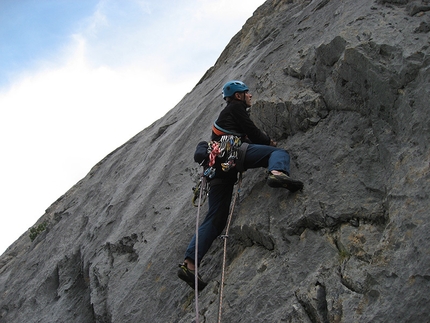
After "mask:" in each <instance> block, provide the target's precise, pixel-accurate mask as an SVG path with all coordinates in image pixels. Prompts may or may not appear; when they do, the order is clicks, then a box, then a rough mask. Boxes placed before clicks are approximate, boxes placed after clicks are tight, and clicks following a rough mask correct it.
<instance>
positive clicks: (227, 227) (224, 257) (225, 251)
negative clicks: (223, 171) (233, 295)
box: [218, 173, 242, 323]
mask: <svg viewBox="0 0 430 323" xmlns="http://www.w3.org/2000/svg"><path fill="white" fill-rule="evenodd" d="M241 184H242V173H239V181H238V184H237V191H236V193H235V194H234V198H233V203H232V204H231V209H230V214H229V215H228V219H227V226H226V229H225V233H224V235H222V236H220V238H221V239H223V240H224V252H223V259H222V271H221V284H220V291H219V309H218V323H221V315H222V301H223V292H224V279H225V278H224V277H225V266H226V259H227V239H228V233H229V230H230V224H231V219H232V218H233V212H234V206H235V205H236V200H237V197H238V195H239V193H240V186H241Z"/></svg>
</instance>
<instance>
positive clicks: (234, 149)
mask: <svg viewBox="0 0 430 323" xmlns="http://www.w3.org/2000/svg"><path fill="white" fill-rule="evenodd" d="M241 145H242V141H241V139H240V137H239V136H235V135H223V136H221V139H220V140H219V141H211V142H210V143H209V147H208V153H209V167H210V169H211V170H210V172H211V174H212V175H213V176H214V175H215V168H214V167H213V166H214V165H215V161H216V157H219V158H223V157H225V162H224V163H221V168H222V170H223V171H224V172H228V171H229V170H230V169H232V168H233V167H235V166H236V160H237V159H238V157H239V154H238V151H239V148H240V146H241Z"/></svg>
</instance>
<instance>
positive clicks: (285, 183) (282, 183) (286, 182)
mask: <svg viewBox="0 0 430 323" xmlns="http://www.w3.org/2000/svg"><path fill="white" fill-rule="evenodd" d="M267 185H269V186H270V187H273V188H279V187H282V188H286V189H287V190H290V191H292V192H295V191H299V190H302V189H303V183H302V182H300V181H297V180H294V179H292V178H290V179H278V178H274V179H271V178H270V177H269V178H268V180H267Z"/></svg>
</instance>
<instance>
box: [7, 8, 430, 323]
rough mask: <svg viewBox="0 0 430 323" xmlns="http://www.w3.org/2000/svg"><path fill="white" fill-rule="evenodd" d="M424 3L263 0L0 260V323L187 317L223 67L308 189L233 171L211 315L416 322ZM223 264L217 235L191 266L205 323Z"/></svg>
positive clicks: (427, 176) (421, 291) (426, 201)
mask: <svg viewBox="0 0 430 323" xmlns="http://www.w3.org/2000/svg"><path fill="white" fill-rule="evenodd" d="M428 10H430V3H429V1H428V0H426V1H408V0H391V1H389V0H382V1H374V0H360V1H357V0H332V1H328V0H318V1H305V0H301V1H299V0H297V1H292V0H289V1H288V0H269V1H267V2H266V3H265V4H264V5H263V6H261V7H260V8H259V9H258V10H257V11H256V12H255V13H254V15H253V16H252V17H251V18H250V19H249V20H248V21H247V23H246V24H245V25H244V26H243V29H242V30H241V31H240V32H239V33H238V34H237V35H236V36H235V37H234V38H233V39H232V40H231V42H230V43H229V44H228V46H227V47H226V49H225V50H224V52H223V53H222V55H221V56H220V58H219V59H218V61H217V62H216V64H215V65H214V66H213V67H212V68H211V69H210V70H208V72H207V73H206V74H205V75H204V76H203V78H202V79H201V81H200V82H199V83H198V84H197V85H196V87H195V88H194V89H193V91H192V92H191V93H189V94H187V95H186V96H185V97H184V99H183V100H182V101H181V102H180V103H179V104H178V105H177V106H176V107H174V108H173V109H172V110H171V111H170V112H169V113H168V114H167V115H166V116H165V117H163V118H162V119H160V120H158V121H157V122H155V123H154V124H152V125H151V126H150V127H148V128H147V129H145V130H143V131H142V132H141V133H139V134H137V135H136V136H135V137H134V138H132V139H131V140H130V141H128V142H127V143H125V144H124V145H123V146H121V147H119V148H118V149H117V150H115V151H114V152H112V153H111V154H110V155H108V156H107V157H106V158H105V159H103V160H102V161H101V162H100V163H99V164H97V165H96V166H95V167H94V168H93V169H92V170H91V171H90V172H89V174H88V175H87V176H86V177H85V178H84V179H82V180H81V181H80V182H79V183H77V184H76V185H75V186H74V187H72V188H71V189H70V190H69V191H68V192H67V193H66V194H65V195H64V196H62V197H61V198H60V199H58V200H57V201H56V202H55V203H54V204H52V205H51V206H50V207H49V208H48V209H47V211H46V213H45V214H44V215H43V216H42V217H41V219H40V220H39V221H38V223H36V227H38V226H39V225H41V224H43V223H44V224H45V225H46V229H44V227H43V226H41V227H39V229H40V230H39V231H37V232H36V233H37V234H36V237H35V238H34V236H33V238H34V240H33V241H31V240H30V238H29V232H26V233H25V234H23V236H22V237H21V238H20V239H19V240H18V241H16V242H15V243H14V244H13V245H12V246H11V247H10V248H9V249H8V250H7V251H6V252H5V253H4V254H3V255H2V257H1V258H0V322H2V323H3V322H8V323H22V322H27V323H31V322H44V323H46V322H82V323H84V322H100V323H102V322H103V323H107V322H121V323H128V322H130V323H134V322H191V321H192V320H193V318H194V317H195V313H194V304H193V302H194V292H193V291H192V290H191V289H190V288H189V287H187V286H186V285H185V284H184V283H183V282H182V281H179V280H178V279H177V277H176V271H177V264H178V263H179V262H181V261H182V260H183V259H182V257H183V253H184V252H185V248H186V246H187V244H188V242H189V240H190V238H191V236H192V234H193V232H194V223H195V215H196V209H195V208H194V207H193V206H192V204H191V193H192V191H191V188H192V187H193V185H194V184H195V182H196V180H197V179H198V176H199V172H200V169H199V167H198V165H197V164H195V163H194V162H193V157H192V156H193V153H194V148H195V146H196V144H197V143H198V142H199V141H201V140H208V139H209V135H210V126H211V123H212V122H213V121H214V120H215V118H216V117H217V115H218V113H219V111H220V110H221V109H222V107H223V105H224V102H223V101H222V98H221V95H220V91H221V87H222V84H223V83H224V82H225V81H227V80H229V79H241V80H243V81H245V82H246V83H247V85H248V86H249V87H250V88H251V89H253V95H254V102H255V104H254V106H253V107H252V112H251V116H252V118H253V119H254V120H255V122H256V124H257V125H258V126H259V127H260V128H262V129H264V130H265V131H266V132H267V133H268V134H269V135H270V136H272V137H273V138H275V139H276V140H277V141H278V146H280V147H283V148H285V149H287V150H288V151H289V152H290V154H291V157H292V175H293V176H294V177H295V178H299V179H301V180H302V181H303V182H304V183H305V189H304V191H303V192H297V193H294V194H291V193H289V192H288V191H286V190H279V189H272V188H270V187H268V186H267V185H265V177H266V173H265V170H264V169H261V170H250V171H247V172H246V173H245V174H244V180H243V186H242V190H241V193H240V198H239V200H240V201H239V203H238V205H237V207H236V209H237V213H236V214H235V217H234V222H233V224H232V228H231V234H230V239H229V241H228V261H227V270H226V280H225V288H224V303H223V322H247V323H248V322H303V323H309V322H312V323H316V322H428V321H430V309H429V306H428V304H429V302H430V293H429V291H430V239H429V236H430V226H429V222H428V218H429V209H430V198H429V193H430V162H429V161H430V149H429V142H430V129H429V126H430V110H429V109H430V106H429V102H430V67H429V62H430V56H429V53H430V50H429V46H430V43H429V30H430V18H429V14H430V12H428ZM206 207H207V206H206ZM204 211H205V208H204V209H203V213H204ZM203 215H204V214H203ZM221 262H222V242H215V243H214V245H213V246H212V248H211V250H210V251H209V253H208V254H207V256H206V258H205V259H204V261H203V263H202V266H201V269H200V272H201V273H202V275H203V277H204V279H205V280H208V281H209V285H208V286H207V287H206V289H205V290H203V291H202V292H201V294H200V295H199V304H200V306H199V307H200V321H201V322H207V323H210V322H216V321H217V313H218V297H219V295H218V293H219V292H218V288H219V284H220V277H221Z"/></svg>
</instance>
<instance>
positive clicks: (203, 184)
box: [192, 168, 209, 207]
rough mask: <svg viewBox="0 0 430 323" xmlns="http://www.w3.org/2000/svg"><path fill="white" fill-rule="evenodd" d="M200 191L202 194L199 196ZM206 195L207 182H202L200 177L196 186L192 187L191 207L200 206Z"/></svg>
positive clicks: (207, 189) (207, 190) (207, 192)
mask: <svg viewBox="0 0 430 323" xmlns="http://www.w3.org/2000/svg"><path fill="white" fill-rule="evenodd" d="M208 169H209V168H208ZM200 191H202V194H200ZM208 195H209V182H208V181H207V180H206V179H205V180H203V176H202V177H200V180H199V182H198V184H197V185H196V186H194V187H193V199H192V203H193V205H194V206H195V207H200V206H202V205H203V204H204V203H205V201H206V198H207V196H208ZM196 201H198V202H196Z"/></svg>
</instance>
